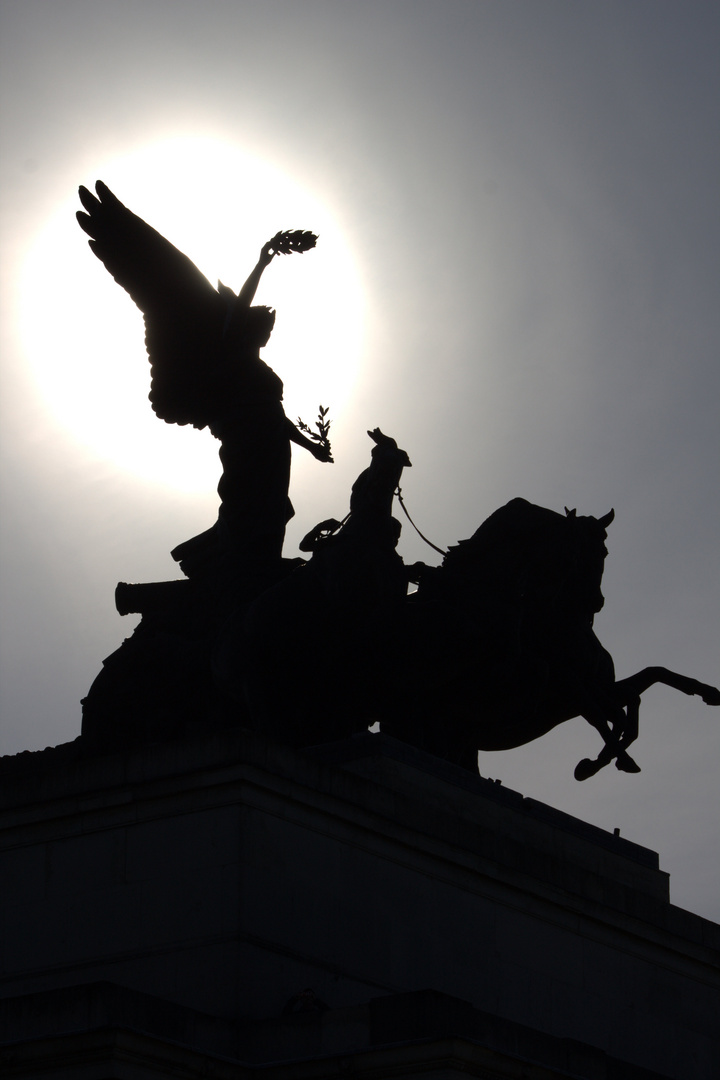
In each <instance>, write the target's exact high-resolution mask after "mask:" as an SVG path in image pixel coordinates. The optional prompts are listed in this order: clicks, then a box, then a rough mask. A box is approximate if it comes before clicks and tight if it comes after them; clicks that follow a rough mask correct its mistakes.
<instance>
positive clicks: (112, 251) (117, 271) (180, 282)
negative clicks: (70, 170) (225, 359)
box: [77, 180, 227, 427]
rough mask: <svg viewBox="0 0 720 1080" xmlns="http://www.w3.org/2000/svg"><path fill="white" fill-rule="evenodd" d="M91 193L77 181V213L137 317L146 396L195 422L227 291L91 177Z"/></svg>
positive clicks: (207, 410) (164, 410) (205, 415)
mask: <svg viewBox="0 0 720 1080" xmlns="http://www.w3.org/2000/svg"><path fill="white" fill-rule="evenodd" d="M95 190H96V191H97V194H98V196H99V198H95V196H94V195H93V194H92V193H91V192H90V191H88V189H87V188H85V187H81V188H80V192H79V194H80V201H81V202H82V204H83V206H84V207H85V210H86V211H87V213H82V211H78V214H77V219H78V222H79V224H80V226H81V228H82V229H84V231H85V232H86V233H87V234H88V235H89V236H90V237H92V239H91V240H90V247H91V248H92V250H93V252H94V253H95V255H97V257H98V259H100V260H101V262H102V263H103V264H104V265H105V268H106V269H107V270H108V271H109V272H110V273H111V274H112V276H113V277H114V278H115V280H116V281H117V283H118V284H119V285H122V287H123V288H124V289H126V290H127V292H128V293H129V294H130V296H131V297H132V299H133V300H134V301H135V303H136V304H137V306H138V307H139V308H140V310H141V311H142V313H143V315H144V317H145V344H146V346H147V351H148V356H149V358H150V364H151V368H152V384H151V387H152V388H151V391H150V401H151V403H152V407H153V409H154V410H155V412H156V413H157V415H158V416H159V417H160V418H161V419H162V420H165V421H167V423H173V424H188V423H192V424H195V425H196V426H197V427H203V426H204V425H205V424H206V423H208V421H209V419H210V418H211V415H210V414H211V412H212V400H211V399H212V396H213V394H212V381H213V380H212V377H211V375H212V368H213V364H214V362H215V359H216V357H217V353H218V349H219V346H220V342H221V339H222V330H223V324H224V321H225V315H226V311H227V299H226V298H224V297H221V296H220V294H219V293H218V292H217V291H216V290H215V289H214V288H213V286H212V285H211V284H210V282H209V281H208V279H207V278H206V277H205V276H204V274H202V273H201V272H200V271H199V270H198V268H197V267H196V266H195V264H194V263H193V262H191V260H190V259H188V257H187V256H186V255H183V254H182V252H181V251H178V249H177V248H176V247H174V246H173V245H172V244H171V243H170V242H169V241H168V240H166V239H165V237H164V236H161V235H160V233H159V232H157V231H156V230H155V229H153V228H152V227H151V226H150V225H148V224H147V222H145V221H143V220H142V218H139V217H137V215H136V214H133V213H132V211H130V210H128V208H127V207H126V206H123V204H122V203H121V202H120V200H119V199H118V198H116V196H115V195H113V193H112V191H110V189H109V188H108V187H107V186H106V185H105V184H103V183H102V181H101V180H98V182H97V184H96V185H95Z"/></svg>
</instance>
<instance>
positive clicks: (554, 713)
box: [381, 499, 720, 780]
mask: <svg viewBox="0 0 720 1080" xmlns="http://www.w3.org/2000/svg"><path fill="white" fill-rule="evenodd" d="M613 518H614V512H613V511H610V512H609V513H608V514H606V515H604V516H603V517H601V518H594V517H579V516H578V515H577V513H576V511H575V510H573V511H569V510H567V509H566V512H565V516H564V517H563V516H562V515H561V514H558V513H555V512H554V511H551V510H547V509H544V508H543V507H539V506H534V505H533V504H531V503H529V502H527V501H526V500H524V499H513V500H512V501H511V502H509V503H508V504H507V505H506V506H504V507H501V508H500V509H499V510H497V511H496V512H495V513H494V514H492V515H491V516H490V517H489V518H488V519H487V520H486V521H485V522H484V523H483V524H482V525H481V526H480V528H479V529H478V530H477V531H476V532H475V533H474V534H473V536H472V537H471V538H470V539H469V540H465V541H461V542H460V543H459V544H458V545H457V546H455V547H452V548H451V549H450V550H449V552H448V553H447V555H446V556H445V558H444V560H443V564H442V566H441V567H439V568H433V569H429V570H428V571H427V572H426V573H425V574H423V575H422V576H421V577H420V582H419V587H418V591H417V593H416V594H415V596H414V597H412V598H411V603H414V605H415V606H416V609H417V610H418V611H420V612H422V613H423V615H424V618H422V619H421V624H422V626H423V628H424V630H425V628H427V627H428V626H430V625H432V623H433V622H435V621H437V620H438V615H439V613H440V612H443V615H444V617H443V620H442V621H443V623H444V625H445V626H448V625H450V626H451V627H452V633H451V636H450V638H449V639H444V640H443V639H442V638H441V637H439V636H438V635H437V634H436V635H434V639H432V645H431V650H432V653H433V657H432V658H431V657H430V656H429V655H428V648H427V646H426V648H425V650H424V655H423V656H422V659H421V666H422V670H423V671H424V672H426V673H427V672H428V671H430V672H431V673H432V672H433V666H432V665H433V660H434V663H435V671H434V674H431V675H430V676H428V675H427V674H426V675H425V677H424V678H421V677H420V671H419V670H418V668H419V666H418V667H416V670H414V671H412V670H411V671H408V672H406V675H407V678H406V679H405V687H404V689H403V691H402V694H401V695H400V694H398V700H400V698H402V701H403V706H402V708H397V707H395V708H394V709H393V710H391V711H390V715H388V717H387V718H386V720H385V722H384V724H383V723H381V727H382V729H383V730H385V731H386V732H387V733H388V734H391V735H394V736H395V737H397V738H401V739H404V740H406V741H409V742H413V743H415V744H416V745H420V746H422V747H423V748H424V749H427V750H429V751H431V752H433V753H436V754H439V755H440V756H442V757H446V758H450V759H451V760H454V761H456V763H457V764H461V765H464V766H465V767H467V768H472V769H476V768H477V751H478V750H484V751H493V750H506V749H511V748H513V747H516V746H522V745H524V744H526V743H528V742H531V741H533V740H534V739H536V738H539V737H540V736H542V735H545V734H546V733H547V732H548V731H550V730H552V729H553V728H555V727H557V726H558V725H559V724H562V723H565V722H566V721H568V720H571V719H573V718H574V717H576V716H582V717H584V719H585V720H587V721H588V723H590V724H591V725H592V726H593V727H594V728H596V729H597V731H598V732H599V734H600V735H601V737H602V739H603V748H602V750H601V751H600V753H599V755H598V756H597V758H595V759H594V760H591V759H588V758H585V759H583V760H582V761H580V762H579V763H578V765H577V766H576V768H575V778H576V779H577V780H585V779H587V778H588V777H590V776H593V775H594V774H595V773H597V772H598V771H599V770H600V769H601V768H603V767H604V766H605V765H607V764H609V763H610V762H611V761H613V760H614V761H615V765H616V767H617V768H618V769H620V770H622V771H624V772H638V771H639V766H638V765H637V763H636V762H635V761H634V760H633V759H632V758H631V757H630V755H629V754H628V752H627V748H628V747H629V746H630V745H631V744H632V743H633V742H634V741H635V739H636V738H637V735H638V718H639V706H640V696H641V694H643V693H644V692H645V691H646V690H647V689H648V688H649V687H650V686H652V685H653V684H655V683H665V684H666V685H668V686H672V687H674V688H675V689H677V690H680V691H682V692H683V693H686V694H698V695H700V696H701V697H702V699H703V701H705V703H706V704H708V705H720V691H718V690H717V689H715V688H714V687H712V686H708V685H706V684H704V683H700V682H698V681H697V680H695V679H691V678H688V677H687V676H684V675H679V674H677V673H676V672H673V671H670V670H669V669H667V668H664V667H648V668H644V669H643V670H642V671H639V672H638V673H637V674H635V675H633V676H631V677H630V678H627V679H623V680H620V681H617V680H616V678H615V668H614V664H613V660H612V657H611V656H610V653H609V652H608V651H607V650H606V649H605V648H603V646H602V645H601V643H600V641H599V640H598V638H597V636H596V635H595V632H594V630H593V620H594V616H595V615H596V614H597V612H599V611H600V610H601V609H602V607H603V604H604V598H603V595H602V591H601V581H602V574H603V568H604V560H605V557H606V555H607V547H606V545H605V540H606V539H607V528H608V527H609V525H610V524H611V522H612V521H613ZM448 612H453V613H454V614H455V620H454V621H453V620H452V619H449V618H448ZM421 636H422V634H418V633H417V632H416V633H415V634H414V640H415V641H416V642H417V641H418V640H419V638H420V637H421ZM448 657H450V658H451V660H450V662H449V661H448ZM408 688H410V689H408Z"/></svg>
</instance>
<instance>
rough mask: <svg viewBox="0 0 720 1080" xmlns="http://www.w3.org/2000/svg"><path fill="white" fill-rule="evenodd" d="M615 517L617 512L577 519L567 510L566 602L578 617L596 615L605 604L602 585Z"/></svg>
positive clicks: (575, 515)
mask: <svg viewBox="0 0 720 1080" xmlns="http://www.w3.org/2000/svg"><path fill="white" fill-rule="evenodd" d="M614 517H615V511H614V510H610V511H608V513H607V514H604V515H603V517H601V518H594V517H578V516H577V511H576V510H568V508H567V507H565V521H566V523H567V526H568V530H569V532H568V536H569V537H570V545H569V548H568V556H569V558H568V579H567V585H566V589H565V593H566V597H565V599H566V602H568V603H569V604H570V605H571V606H572V608H574V610H575V611H576V612H577V613H586V614H589V615H595V614H596V613H597V612H598V611H600V610H601V609H602V607H603V605H604V603H605V597H604V596H603V594H602V590H601V588H600V585H601V582H602V576H603V570H604V568H605V558H606V556H607V553H608V552H607V548H606V546H605V540H606V539H607V529H608V526H609V525H610V524H611V523H612V521H613V519H614Z"/></svg>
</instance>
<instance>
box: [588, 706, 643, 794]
mask: <svg viewBox="0 0 720 1080" xmlns="http://www.w3.org/2000/svg"><path fill="white" fill-rule="evenodd" d="M639 705H640V698H639V697H638V698H637V706H636V708H635V711H634V713H633V712H632V711H631V709H630V708H628V712H627V714H626V713H625V712H624V711H623V710H622V708H621V707H619V706H618V705H615V704H613V705H611V706H609V707H608V708H603V707H602V706H600V705H599V704H598V703H597V702H596V701H595V700H594V699H592V698H586V700H585V701H584V702H583V708H582V711H581V716H583V717H584V719H585V720H587V722H588V723H589V724H591V725H592V726H593V727H594V728H595V729H596V730H597V731H598V732H599V733H600V735H601V737H602V739H603V741H604V743H605V745H604V746H603V748H602V750H601V751H600V753H599V754H598V756H597V757H596V758H595V759H594V760H593V759H592V758H583V759H582V761H579V762H578V763H577V765H576V766H575V772H574V776H575V779H576V780H587V779H588V778H589V777H591V776H594V775H595V774H596V773H598V772H599V771H600V769H603V768H604V767H605V766H606V765H609V764H610V762H611V761H612V760H613V759H615V764H616V766H617V768H618V769H620V770H622V772H640V766H639V765H638V764H637V762H635V761H633V759H632V758H631V757H630V755H629V754H628V752H627V750H626V747H627V746H629V745H630V743H632V742H634V740H635V739H636V738H637V731H638V715H639ZM611 723H612V725H613V726H612V729H611V728H610V724H611Z"/></svg>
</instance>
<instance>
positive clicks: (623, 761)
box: [615, 751, 641, 773]
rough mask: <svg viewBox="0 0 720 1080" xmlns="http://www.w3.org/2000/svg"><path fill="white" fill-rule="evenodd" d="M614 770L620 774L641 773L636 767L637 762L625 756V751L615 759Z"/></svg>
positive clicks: (637, 766)
mask: <svg viewBox="0 0 720 1080" xmlns="http://www.w3.org/2000/svg"><path fill="white" fill-rule="evenodd" d="M615 768H616V769H619V770H620V772H629V773H635V772H641V769H640V766H639V765H638V763H637V761H633V759H632V758H631V757H630V755H629V754H626V753H625V751H623V752H622V753H620V754H618V756H617V757H616V758H615Z"/></svg>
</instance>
